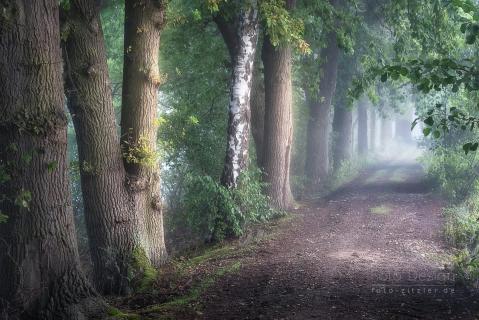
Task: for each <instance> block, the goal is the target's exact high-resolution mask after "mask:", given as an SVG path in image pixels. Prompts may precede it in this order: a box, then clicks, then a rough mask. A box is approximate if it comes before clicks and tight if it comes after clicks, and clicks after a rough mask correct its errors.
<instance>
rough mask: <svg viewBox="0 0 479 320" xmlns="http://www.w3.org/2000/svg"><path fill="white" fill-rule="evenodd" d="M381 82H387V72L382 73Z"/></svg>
mask: <svg viewBox="0 0 479 320" xmlns="http://www.w3.org/2000/svg"><path fill="white" fill-rule="evenodd" d="M381 81H382V82H386V81H388V73H387V72H385V73H383V75H382V76H381Z"/></svg>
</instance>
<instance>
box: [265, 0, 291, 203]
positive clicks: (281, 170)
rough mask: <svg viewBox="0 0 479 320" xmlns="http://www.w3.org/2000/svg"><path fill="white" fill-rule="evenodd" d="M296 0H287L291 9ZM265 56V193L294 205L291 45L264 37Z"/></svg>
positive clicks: (275, 201)
mask: <svg viewBox="0 0 479 320" xmlns="http://www.w3.org/2000/svg"><path fill="white" fill-rule="evenodd" d="M294 4H295V1H292V0H288V1H287V3H286V5H287V8H288V9H292V8H293V7H294ZM262 59H263V65H264V84H265V120H264V149H263V161H262V163H263V166H262V167H263V170H264V181H265V182H266V183H267V186H266V194H267V195H268V196H269V198H270V200H271V202H272V205H273V206H275V207H276V208H278V209H289V208H291V207H292V206H293V201H294V199H293V195H292V193H291V186H290V181H289V172H290V163H291V147H292V142H293V119H292V102H293V101H292V100H293V97H292V81H291V48H290V47H289V46H286V45H284V46H280V47H277V48H275V47H274V46H273V45H272V44H271V41H270V40H269V37H268V36H265V40H264V44H263V51H262Z"/></svg>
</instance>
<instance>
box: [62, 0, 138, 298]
mask: <svg viewBox="0 0 479 320" xmlns="http://www.w3.org/2000/svg"><path fill="white" fill-rule="evenodd" d="M70 3H71V8H70V10H69V11H68V12H65V17H64V18H65V22H64V29H65V30H66V34H67V38H66V40H65V50H64V60H65V70H66V73H65V83H66V90H65V91H66V96H67V98H68V107H69V110H70V113H71V115H72V119H73V124H74V127H75V133H76V138H77V144H78V154H79V162H80V170H81V171H80V175H81V184H82V192H83V202H84V206H85V218H86V224H87V231H88V238H89V244H90V253H91V257H92V261H93V267H94V272H93V277H94V283H95V286H96V288H97V290H98V291H100V292H102V293H104V294H125V293H128V292H129V291H130V287H131V285H130V280H131V277H129V274H132V273H134V274H137V273H141V271H140V270H133V269H134V267H135V263H134V259H135V257H134V255H135V252H136V251H137V250H138V249H139V248H142V245H143V244H142V243H140V241H138V239H140V238H141V236H140V235H139V232H140V230H139V229H138V221H137V212H136V211H135V208H134V207H133V206H132V204H131V201H130V198H129V194H128V192H127V189H126V186H125V181H126V172H125V169H124V166H123V160H122V155H121V148H120V138H119V135H118V131H117V125H116V119H115V114H114V109H113V102H112V94H111V88H110V80H109V76H108V67H107V60H106V51H105V44H104V38H103V30H102V26H101V21H100V8H99V7H97V5H96V3H97V2H96V1H95V0H74V1H71V2H70ZM140 214H141V213H140ZM142 249H143V250H145V249H146V248H144V247H143V248H142Z"/></svg>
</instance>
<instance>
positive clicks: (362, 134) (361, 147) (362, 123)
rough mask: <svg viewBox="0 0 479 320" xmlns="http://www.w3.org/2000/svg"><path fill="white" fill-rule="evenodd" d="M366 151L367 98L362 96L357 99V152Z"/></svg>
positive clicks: (364, 153)
mask: <svg viewBox="0 0 479 320" xmlns="http://www.w3.org/2000/svg"><path fill="white" fill-rule="evenodd" d="M367 153H368V99H367V98H366V97H362V98H361V99H359V101H358V154H359V155H360V156H364V155H367Z"/></svg>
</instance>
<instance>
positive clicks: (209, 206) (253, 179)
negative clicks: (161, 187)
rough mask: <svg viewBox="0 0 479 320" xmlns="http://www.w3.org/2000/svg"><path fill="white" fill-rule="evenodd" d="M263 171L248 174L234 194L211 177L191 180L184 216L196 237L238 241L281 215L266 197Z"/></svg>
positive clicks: (242, 178) (184, 205)
mask: <svg viewBox="0 0 479 320" xmlns="http://www.w3.org/2000/svg"><path fill="white" fill-rule="evenodd" d="M259 176H260V173H259V171H252V170H250V171H247V172H245V173H244V174H242V175H241V177H240V178H239V185H238V187H237V188H236V189H233V190H230V189H228V188H226V187H224V186H222V185H220V184H219V183H218V182H216V181H215V180H214V179H212V178H211V177H210V176H198V177H189V178H188V181H187V189H186V194H185V198H184V199H183V200H182V203H183V206H182V207H183V215H186V217H185V218H186V219H187V222H188V225H189V226H190V228H191V229H192V230H194V231H195V232H196V233H198V234H201V235H204V236H206V237H207V238H208V239H210V240H212V241H221V240H223V239H225V238H226V237H238V236H240V235H242V234H243V232H244V229H245V228H246V227H247V226H248V225H249V224H252V223H258V222H264V221H266V220H268V219H271V218H273V217H275V216H276V215H277V214H278V213H277V212H275V211H274V210H272V209H271V208H270V207H269V205H268V201H267V200H268V199H267V198H266V197H265V196H264V195H263V194H262V188H263V184H262V183H261V182H260V180H259Z"/></svg>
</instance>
